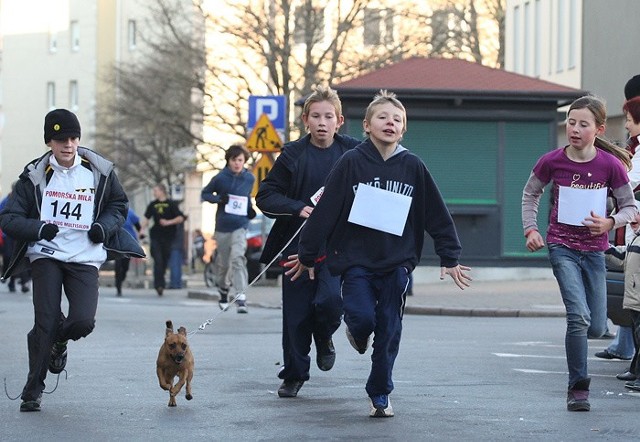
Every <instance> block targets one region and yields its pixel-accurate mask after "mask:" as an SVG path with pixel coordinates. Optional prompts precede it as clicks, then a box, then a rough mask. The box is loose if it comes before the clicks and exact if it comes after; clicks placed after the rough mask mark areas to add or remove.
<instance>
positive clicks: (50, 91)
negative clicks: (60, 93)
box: [47, 81, 56, 109]
mask: <svg viewBox="0 0 640 442" xmlns="http://www.w3.org/2000/svg"><path fill="white" fill-rule="evenodd" d="M47 107H48V108H49V109H55V108H56V84H55V83H54V82H53V81H50V82H48V83H47Z"/></svg>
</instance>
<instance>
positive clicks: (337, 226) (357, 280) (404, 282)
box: [286, 91, 471, 417]
mask: <svg viewBox="0 0 640 442" xmlns="http://www.w3.org/2000/svg"><path fill="white" fill-rule="evenodd" d="M406 121H407V117H406V111H405V109H404V106H403V105H402V103H401V102H400V101H399V100H398V99H397V98H396V96H395V94H392V93H388V92H386V91H381V92H380V93H379V94H378V95H376V97H375V98H374V99H373V101H372V102H371V103H370V104H369V106H368V107H367V111H366V116H365V119H364V130H365V132H366V133H367V135H368V139H367V140H365V141H364V142H363V143H362V144H360V145H358V146H357V147H356V148H355V149H353V150H351V151H349V152H347V153H345V154H344V156H343V157H342V158H341V159H340V160H339V161H338V163H337V164H336V165H335V167H334V168H333V170H332V171H331V174H330V175H329V177H328V178H327V181H326V183H325V189H324V195H323V197H322V199H321V200H320V202H319V203H318V205H317V207H316V208H315V210H314V212H313V215H312V216H311V217H310V218H309V220H308V222H307V224H306V226H305V227H304V229H303V230H302V233H301V235H300V243H299V247H298V251H299V252H298V256H297V257H295V256H293V257H292V260H291V261H290V262H289V263H287V266H288V267H291V269H290V270H289V271H287V273H286V274H287V275H292V278H291V279H292V280H297V279H298V278H299V277H301V275H303V274H304V273H305V271H306V270H308V271H309V277H310V278H311V279H314V278H315V275H316V273H317V269H318V263H320V262H322V261H323V260H324V259H326V262H327V265H328V266H329V271H330V272H331V274H333V275H341V277H342V298H343V303H344V321H345V324H346V332H347V338H348V339H349V342H350V343H351V345H352V346H353V347H354V348H355V349H356V350H357V351H358V353H360V354H364V353H365V352H366V351H367V348H368V346H369V342H370V340H371V335H372V334H373V336H374V338H373V341H374V342H373V354H372V356H371V362H372V363H371V372H370V374H369V379H368V381H367V384H366V391H367V394H368V396H369V399H370V413H369V415H370V416H371V417H391V416H393V408H392V407H391V403H390V402H389V397H388V395H389V394H390V393H391V391H392V390H393V380H392V376H391V373H392V371H393V364H394V362H395V359H396V356H397V355H398V350H399V347H400V335H401V332H402V315H403V311H404V305H405V301H406V292H407V287H408V284H409V273H411V272H412V271H413V269H414V268H415V266H416V265H417V264H418V261H419V260H420V257H421V254H422V245H423V241H424V231H425V230H426V232H427V233H429V235H430V236H431V237H432V238H433V240H434V243H435V249H436V253H437V254H438V256H439V257H440V262H441V272H440V279H443V278H444V275H445V274H449V275H450V276H451V277H452V278H453V280H454V281H455V283H456V284H457V285H458V286H459V287H460V288H461V289H464V288H465V287H468V286H469V282H470V280H471V278H470V277H469V276H468V274H467V273H465V272H466V271H468V270H470V269H469V267H466V266H462V265H460V264H458V257H459V256H460V252H461V246H460V242H459V241H458V235H457V233H456V229H455V225H454V223H453V220H452V218H451V215H450V214H449V211H448V209H447V207H446V205H445V203H444V200H443V199H442V196H441V195H440V192H439V190H438V187H437V186H436V184H435V182H434V180H433V178H432V177H431V174H430V173H429V171H428V170H427V168H426V166H425V165H424V163H423V162H422V161H421V160H420V158H418V157H417V156H416V155H414V154H412V153H410V152H409V151H408V150H407V149H405V148H404V147H402V146H401V145H400V144H399V142H400V139H401V138H402V135H403V134H404V133H405V131H406ZM325 242H326V251H325V250H323V246H324V245H325Z"/></svg>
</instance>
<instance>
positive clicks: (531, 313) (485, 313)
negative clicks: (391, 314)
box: [187, 289, 566, 318]
mask: <svg viewBox="0 0 640 442" xmlns="http://www.w3.org/2000/svg"><path fill="white" fill-rule="evenodd" d="M187 297H188V298H190V299H201V300H205V301H216V302H217V301H218V300H219V299H220V296H219V295H218V293H217V291H215V290H206V289H203V290H189V291H188V292H187ZM247 305H248V306H249V307H260V308H270V309H281V308H282V306H280V305H273V304H266V303H261V302H254V301H247ZM404 312H405V314H408V315H424V316H469V317H490V318H559V317H564V316H565V315H566V313H565V312H564V310H541V309H510V308H461V307H426V306H420V305H408V306H406V307H405V309H404Z"/></svg>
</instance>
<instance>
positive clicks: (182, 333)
mask: <svg viewBox="0 0 640 442" xmlns="http://www.w3.org/2000/svg"><path fill="white" fill-rule="evenodd" d="M178 334H179V335H183V336H187V329H186V328H184V327H180V328H179V329H178Z"/></svg>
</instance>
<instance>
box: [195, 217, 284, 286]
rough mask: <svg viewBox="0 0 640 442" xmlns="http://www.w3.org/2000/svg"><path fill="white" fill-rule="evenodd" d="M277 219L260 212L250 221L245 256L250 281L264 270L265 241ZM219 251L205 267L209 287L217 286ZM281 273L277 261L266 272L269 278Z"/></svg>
mask: <svg viewBox="0 0 640 442" xmlns="http://www.w3.org/2000/svg"><path fill="white" fill-rule="evenodd" d="M274 221H275V220H273V219H271V218H267V217H266V216H264V215H263V214H261V213H259V214H257V215H256V217H255V218H253V219H252V220H250V221H249V226H248V228H247V251H246V252H245V254H244V256H245V257H246V258H247V272H248V273H249V282H251V281H253V280H254V279H255V278H256V277H257V276H258V275H259V274H260V272H261V271H262V269H263V266H264V264H262V263H261V262H260V255H261V254H262V248H263V247H264V242H265V240H266V238H267V235H269V232H270V231H271V227H272V226H273V223H274ZM216 258H217V253H216V251H215V250H214V251H213V256H212V257H211V259H210V260H209V262H208V263H206V265H205V267H204V282H205V284H206V285H207V287H215V285H216V284H215V277H214V270H213V269H214V265H215V260H216ZM280 273H281V268H280V267H279V266H278V264H277V263H274V264H272V265H271V266H270V267H269V268H268V269H267V271H266V272H265V274H264V275H263V276H264V277H266V278H267V279H277V278H278V276H279V275H280Z"/></svg>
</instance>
